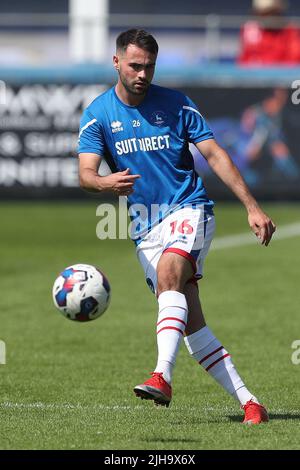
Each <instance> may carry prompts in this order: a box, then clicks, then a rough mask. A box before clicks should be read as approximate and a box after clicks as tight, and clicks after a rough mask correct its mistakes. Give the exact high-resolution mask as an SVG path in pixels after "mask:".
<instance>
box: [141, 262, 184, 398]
mask: <svg viewBox="0 0 300 470" xmlns="http://www.w3.org/2000/svg"><path fill="white" fill-rule="evenodd" d="M192 274H193V268H192V266H191V263H190V261H189V260H188V259H186V258H185V257H183V256H181V255H179V254H177V253H163V254H162V256H161V257H160V259H159V262H158V265H157V269H156V275H157V286H156V292H157V298H158V305H159V313H158V320H157V330H156V331H157V347H158V359H157V364H156V367H155V370H154V372H153V374H152V377H151V379H149V380H147V381H146V382H144V383H143V384H140V385H137V386H136V387H135V389H134V391H135V393H136V395H137V396H140V397H141V398H146V399H153V400H154V401H155V403H156V404H159V405H166V406H168V405H169V403H170V401H171V397H172V389H171V381H172V372H173V367H174V365H175V361H176V357H177V354H178V350H179V346H180V344H181V341H182V338H183V334H184V330H185V327H186V322H187V303H186V299H185V295H184V293H183V291H184V286H185V284H186V282H187V280H188V279H189V278H190V277H191V276H192Z"/></svg>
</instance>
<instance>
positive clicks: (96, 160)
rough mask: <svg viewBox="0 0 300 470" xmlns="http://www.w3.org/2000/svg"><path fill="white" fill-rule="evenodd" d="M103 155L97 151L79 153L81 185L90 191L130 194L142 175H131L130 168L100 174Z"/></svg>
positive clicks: (120, 194) (118, 194) (119, 194)
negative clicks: (105, 174) (108, 173)
mask: <svg viewBox="0 0 300 470" xmlns="http://www.w3.org/2000/svg"><path fill="white" fill-rule="evenodd" d="M100 162H101V156H100V155H97V154H96V153H80V154H79V182H80V187H81V188H82V189H85V190H86V191H90V192H105V191H108V192H112V193H114V194H116V195H117V196H129V195H130V194H131V193H132V192H133V185H134V182H135V180H136V179H137V178H140V175H130V174H129V172H130V170H129V168H127V169H126V170H124V171H118V172H117V173H112V174H111V175H107V176H100V175H99V174H98V170H99V166H100Z"/></svg>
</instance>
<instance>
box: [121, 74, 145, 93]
mask: <svg viewBox="0 0 300 470" xmlns="http://www.w3.org/2000/svg"><path fill="white" fill-rule="evenodd" d="M119 77H120V80H121V83H122V85H123V86H124V88H125V89H126V91H127V92H128V93H131V94H132V95H145V94H146V93H147V91H148V88H149V86H150V83H149V82H147V81H138V82H132V83H129V82H128V80H127V79H126V78H125V76H124V75H122V74H121V72H120V71H119ZM137 84H140V85H141V86H138V87H137V86H136V85H137Z"/></svg>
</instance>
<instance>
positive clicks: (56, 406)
mask: <svg viewBox="0 0 300 470" xmlns="http://www.w3.org/2000/svg"><path fill="white" fill-rule="evenodd" d="M1 408H12V409H25V410H26V409H38V410H62V409H63V410H86V409H94V410H130V409H137V408H142V406H141V405H138V406H129V405H127V406H126V405H102V404H100V403H99V404H91V405H81V404H80V403H75V404H72V403H41V402H36V403H12V402H10V401H6V402H3V403H0V409H1Z"/></svg>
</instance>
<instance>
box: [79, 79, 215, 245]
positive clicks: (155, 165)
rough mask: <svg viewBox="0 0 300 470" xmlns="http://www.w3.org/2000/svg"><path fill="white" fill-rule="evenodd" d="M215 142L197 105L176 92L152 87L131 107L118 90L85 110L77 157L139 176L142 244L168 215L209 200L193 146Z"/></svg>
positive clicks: (135, 215)
mask: <svg viewBox="0 0 300 470" xmlns="http://www.w3.org/2000/svg"><path fill="white" fill-rule="evenodd" d="M207 139H213V133H212V131H211V129H210V128H209V126H208V125H207V123H206V122H205V119H204V118H203V116H202V115H201V114H200V112H199V111H198V109H197V107H196V105H195V104H194V103H193V101H192V100H190V99H189V98H188V97H187V96H185V95H184V94H182V93H180V92H179V91H176V90H170V89H168V88H163V87H160V86H157V85H150V87H149V90H148V92H147V94H146V96H145V98H144V100H143V101H142V103H141V104H139V105H138V106H129V105H126V104H125V103H123V102H122V101H121V100H120V99H119V98H118V96H117V94H116V92H115V88H114V87H113V88H110V89H109V90H108V91H106V92H105V93H103V94H102V95H100V96H98V97H97V98H96V99H95V100H94V101H93V102H92V103H91V104H90V105H89V106H88V108H87V109H86V110H85V111H84V113H83V116H82V119H81V123H80V132H79V146H78V152H79V153H96V154H97V155H99V156H102V157H103V158H104V159H105V160H106V161H107V163H108V164H109V166H110V168H111V170H112V171H123V170H126V168H129V169H130V173H131V174H139V175H141V178H139V179H137V180H136V181H135V183H134V192H133V193H132V194H131V195H130V196H128V206H129V212H130V214H131V217H132V219H134V220H135V222H138V223H135V224H134V227H135V233H134V234H133V238H134V239H135V241H136V242H137V243H138V242H139V241H140V240H141V239H142V238H143V237H144V236H145V234H146V233H147V232H149V230H151V228H152V227H153V226H154V225H155V224H156V223H157V222H159V221H160V220H162V219H163V218H164V217H166V215H168V214H169V213H170V211H174V210H176V209H180V208H182V207H184V206H185V205H198V204H205V205H206V206H207V209H208V210H209V209H210V208H212V207H213V202H212V201H211V200H209V199H208V197H207V194H206V191H205V188H204V186H203V182H202V179H201V178H200V176H199V175H198V174H197V173H196V171H195V168H194V161H193V157H192V154H191V152H190V151H189V142H192V143H197V142H201V141H203V140H207Z"/></svg>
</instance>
